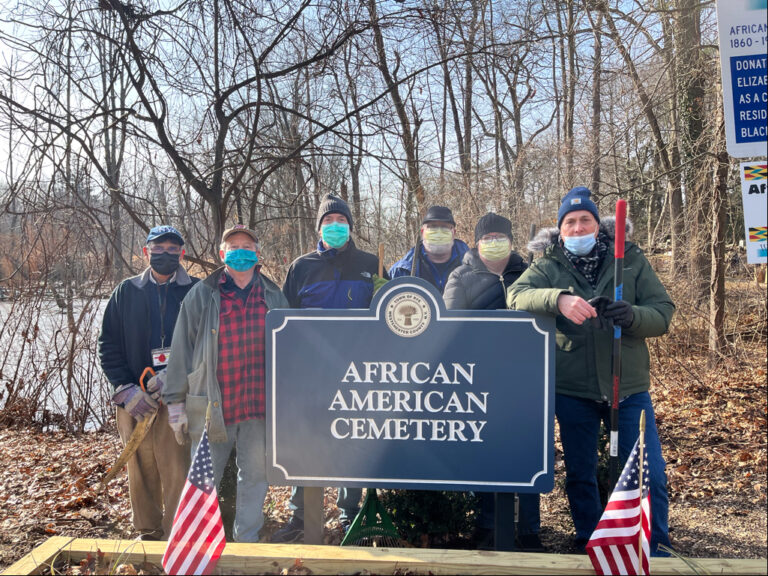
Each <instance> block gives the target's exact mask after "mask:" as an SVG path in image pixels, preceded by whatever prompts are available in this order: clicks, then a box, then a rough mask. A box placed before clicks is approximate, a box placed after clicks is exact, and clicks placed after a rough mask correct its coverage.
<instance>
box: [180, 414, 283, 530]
mask: <svg viewBox="0 0 768 576" xmlns="http://www.w3.org/2000/svg"><path fill="white" fill-rule="evenodd" d="M198 440H199V439H198ZM233 446H237V457H236V463H237V501H236V502H235V525H234V528H233V531H232V536H233V537H234V539H235V542H258V541H259V530H261V527H262V526H263V525H264V499H265V498H266V496H267V487H268V485H267V460H266V449H267V434H266V424H265V421H264V420H263V419H252V420H246V421H245V422H240V423H238V424H232V425H231V426H227V441H226V442H211V460H212V461H213V476H214V479H215V481H216V485H217V486H218V484H219V482H221V477H222V476H223V475H224V468H226V466H227V461H228V460H229V455H230V453H231V452H232V447H233ZM196 449H197V446H196V445H195V446H193V448H192V454H193V455H194V452H195V450H196Z"/></svg>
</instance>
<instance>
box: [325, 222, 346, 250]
mask: <svg viewBox="0 0 768 576" xmlns="http://www.w3.org/2000/svg"><path fill="white" fill-rule="evenodd" d="M320 234H321V235H322V237H323V242H325V243H326V244H327V245H328V246H329V247H331V248H341V247H342V246H344V244H346V243H347V240H349V224H341V223H339V222H332V223H331V224H324V225H322V226H321V227H320Z"/></svg>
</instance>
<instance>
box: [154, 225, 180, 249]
mask: <svg viewBox="0 0 768 576" xmlns="http://www.w3.org/2000/svg"><path fill="white" fill-rule="evenodd" d="M166 236H167V238H166ZM171 239H173V240H176V241H178V243H179V244H180V245H182V246H183V245H184V238H183V237H182V236H181V232H179V231H178V230H176V228H174V227H173V226H155V227H154V228H152V230H150V231H149V234H148V235H147V244H149V243H150V242H157V241H160V240H171Z"/></svg>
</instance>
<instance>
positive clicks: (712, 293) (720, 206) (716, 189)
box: [707, 98, 729, 367]
mask: <svg viewBox="0 0 768 576" xmlns="http://www.w3.org/2000/svg"><path fill="white" fill-rule="evenodd" d="M718 100H720V98H718ZM717 109H718V116H719V118H718V121H719V122H718V124H719V125H718V127H717V131H716V154H717V164H716V169H715V178H714V182H713V186H712V193H713V196H712V212H711V221H712V230H711V244H710V256H711V271H710V275H709V354H708V357H707V363H708V365H709V366H710V367H713V366H715V365H716V364H718V363H719V361H720V359H721V358H722V354H723V352H724V351H725V348H726V340H725V229H726V218H725V217H726V204H725V199H726V196H727V194H728V168H729V162H728V152H727V151H726V149H725V121H724V118H723V115H722V102H718V106H717Z"/></svg>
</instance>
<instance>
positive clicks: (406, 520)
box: [379, 490, 477, 548]
mask: <svg viewBox="0 0 768 576" xmlns="http://www.w3.org/2000/svg"><path fill="white" fill-rule="evenodd" d="M379 494H380V499H381V502H382V503H383V504H384V506H385V507H386V508H387V511H388V512H389V514H390V517H391V518H392V522H393V523H394V524H395V527H396V528H397V529H398V531H399V532H400V536H401V537H402V538H403V539H404V540H406V541H407V542H409V543H410V544H412V545H414V546H418V547H422V548H449V547H455V548H467V547H470V546H471V538H472V535H473V533H474V531H475V523H476V517H475V510H476V508H477V498H476V497H475V496H474V494H473V493H472V492H447V491H437V490H381V491H379Z"/></svg>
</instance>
